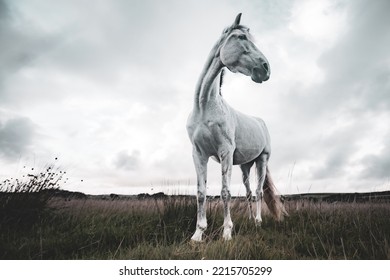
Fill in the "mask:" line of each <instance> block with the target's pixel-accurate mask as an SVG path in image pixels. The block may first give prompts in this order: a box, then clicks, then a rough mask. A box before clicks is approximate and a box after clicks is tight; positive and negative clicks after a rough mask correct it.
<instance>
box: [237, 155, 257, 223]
mask: <svg viewBox="0 0 390 280" xmlns="http://www.w3.org/2000/svg"><path fill="white" fill-rule="evenodd" d="M253 164H254V161H251V162H248V163H245V164H242V165H240V168H241V171H242V182H243V183H244V186H245V189H246V200H247V202H248V211H249V219H250V220H251V219H252V218H254V216H253V210H252V191H251V187H250V183H249V175H250V170H251V168H252V166H253Z"/></svg>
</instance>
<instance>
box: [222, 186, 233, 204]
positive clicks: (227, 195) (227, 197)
mask: <svg viewBox="0 0 390 280" xmlns="http://www.w3.org/2000/svg"><path fill="white" fill-rule="evenodd" d="M221 198H222V200H223V201H227V200H230V198H231V194H230V191H229V190H228V189H227V188H223V189H222V191H221Z"/></svg>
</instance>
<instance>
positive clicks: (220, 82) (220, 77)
mask: <svg viewBox="0 0 390 280" xmlns="http://www.w3.org/2000/svg"><path fill="white" fill-rule="evenodd" d="M224 76H225V68H222V70H221V74H220V76H219V95H220V96H222V85H223V78H224Z"/></svg>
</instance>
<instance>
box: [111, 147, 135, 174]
mask: <svg viewBox="0 0 390 280" xmlns="http://www.w3.org/2000/svg"><path fill="white" fill-rule="evenodd" d="M114 165H115V167H116V168H117V169H123V170H129V171H133V170H136V169H138V168H139V165H140V152H139V151H137V150H134V151H133V152H132V153H131V154H129V153H128V152H127V151H121V152H119V153H118V154H117V156H116V159H115V161H114Z"/></svg>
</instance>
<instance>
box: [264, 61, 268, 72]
mask: <svg viewBox="0 0 390 280" xmlns="http://www.w3.org/2000/svg"><path fill="white" fill-rule="evenodd" d="M263 67H264V69H265V70H266V71H267V72H269V66H268V63H267V62H264V63H263Z"/></svg>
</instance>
